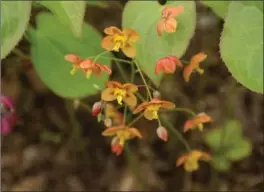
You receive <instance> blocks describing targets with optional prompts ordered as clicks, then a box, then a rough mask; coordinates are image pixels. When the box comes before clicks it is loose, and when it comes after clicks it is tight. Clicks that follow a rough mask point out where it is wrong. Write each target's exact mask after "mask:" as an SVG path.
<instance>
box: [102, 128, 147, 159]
mask: <svg viewBox="0 0 264 192" xmlns="http://www.w3.org/2000/svg"><path fill="white" fill-rule="evenodd" d="M102 135H103V136H115V137H114V139H113V140H112V144H111V146H112V151H113V152H115V153H116V154H118V153H119V154H120V153H121V152H122V149H123V147H124V144H125V142H126V141H127V140H130V139H133V138H135V137H138V138H140V139H141V138H142V135H141V133H140V132H139V131H138V130H137V129H136V128H128V127H126V126H125V125H119V126H116V127H111V128H107V129H106V130H104V131H103V133H102ZM120 148H121V149H120ZM120 151H121V152H120Z"/></svg>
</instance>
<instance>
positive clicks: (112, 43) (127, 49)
mask: <svg viewBox="0 0 264 192" xmlns="http://www.w3.org/2000/svg"><path fill="white" fill-rule="evenodd" d="M104 32H105V34H107V35H108V36H106V37H105V38H104V39H103V40H102V43H101V44H102V47H103V48H104V49H105V50H107V51H117V52H118V51H119V50H120V49H121V50H122V51H123V52H124V54H125V55H126V56H127V57H130V58H133V57H135V56H136V48H135V47H134V43H135V42H136V41H138V39H139V36H138V33H137V32H136V31H135V30H133V29H130V28H126V29H124V30H123V31H121V30H120V29H118V28H117V27H108V28H106V29H105V30H104Z"/></svg>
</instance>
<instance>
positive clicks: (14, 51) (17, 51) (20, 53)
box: [12, 48, 31, 60]
mask: <svg viewBox="0 0 264 192" xmlns="http://www.w3.org/2000/svg"><path fill="white" fill-rule="evenodd" d="M12 52H13V53H15V54H16V55H17V56H19V57H21V58H23V59H27V60H31V58H30V57H29V56H28V55H26V54H24V53H23V52H22V51H21V50H19V49H17V48H15V49H13V50H12Z"/></svg>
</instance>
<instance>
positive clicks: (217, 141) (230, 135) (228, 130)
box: [204, 120, 242, 152]
mask: <svg viewBox="0 0 264 192" xmlns="http://www.w3.org/2000/svg"><path fill="white" fill-rule="evenodd" d="M241 139H242V129H241V124H240V123H239V122H238V121H235V120H231V121H228V122H227V124H226V125H225V126H224V127H223V128H216V129H213V130H211V131H209V132H208V133H207V134H206V135H205V137H204V140H205V142H206V144H207V145H209V146H210V147H211V148H212V150H213V151H215V152H219V150H227V149H229V148H231V147H232V146H233V145H234V144H236V143H237V142H240V141H241Z"/></svg>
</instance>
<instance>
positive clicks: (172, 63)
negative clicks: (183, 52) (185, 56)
mask: <svg viewBox="0 0 264 192" xmlns="http://www.w3.org/2000/svg"><path fill="white" fill-rule="evenodd" d="M176 66H179V67H182V66H183V65H182V63H181V60H180V59H179V58H178V57H176V56H171V55H170V56H167V57H163V58H161V59H159V60H158V62H157V64H156V67H155V73H156V74H159V73H160V72H163V73H174V72H175V70H176Z"/></svg>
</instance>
